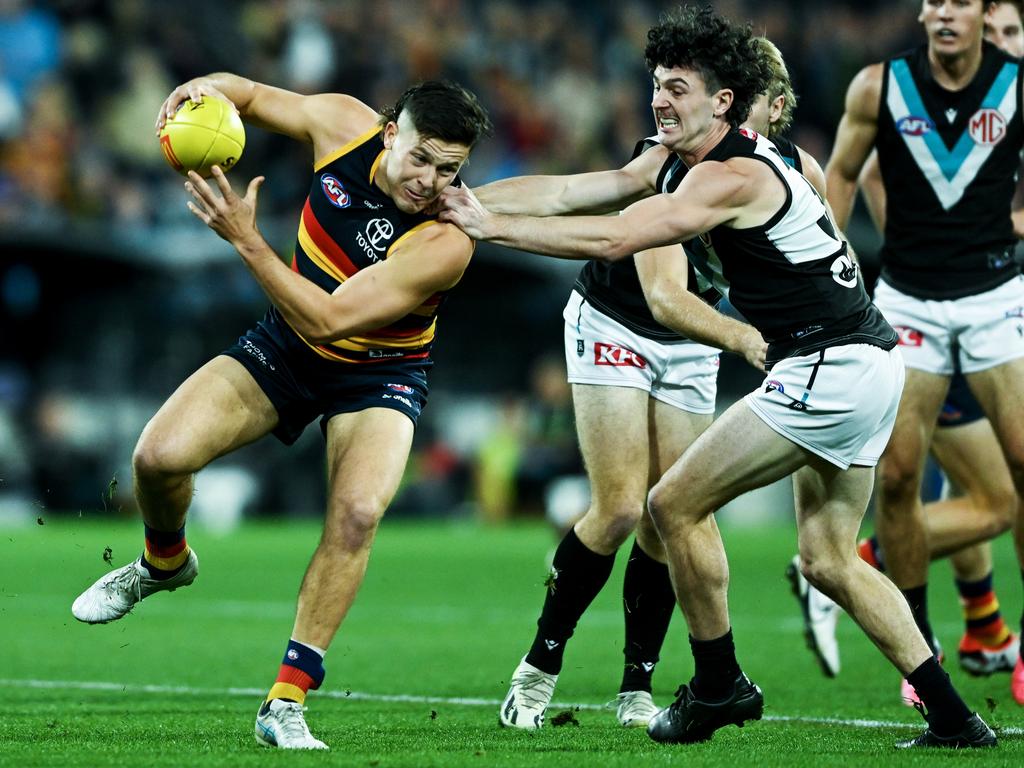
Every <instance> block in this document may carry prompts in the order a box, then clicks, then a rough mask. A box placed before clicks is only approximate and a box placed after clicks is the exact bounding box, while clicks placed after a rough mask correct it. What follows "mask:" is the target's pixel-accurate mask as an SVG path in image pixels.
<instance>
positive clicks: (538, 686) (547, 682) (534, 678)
mask: <svg viewBox="0 0 1024 768" xmlns="http://www.w3.org/2000/svg"><path fill="white" fill-rule="evenodd" d="M512 684H513V685H515V686H518V687H519V696H520V698H521V699H522V700H523V702H524V703H525V704H527V705H528V706H530V707H531V708H536V707H542V706H543V707H546V706H547V704H548V702H549V701H550V700H551V693H552V692H553V691H554V690H555V684H554V682H553V681H552V680H551V678H550V677H548V676H547V675H545V674H544V673H543V672H529V671H527V672H521V673H520V674H519V675H517V676H516V678H515V679H514V680H513V681H512Z"/></svg>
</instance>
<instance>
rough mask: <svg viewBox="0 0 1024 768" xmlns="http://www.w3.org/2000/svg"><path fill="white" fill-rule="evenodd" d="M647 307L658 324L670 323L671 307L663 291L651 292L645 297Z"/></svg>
mask: <svg viewBox="0 0 1024 768" xmlns="http://www.w3.org/2000/svg"><path fill="white" fill-rule="evenodd" d="M647 307H648V308H649V309H650V310H651V316H652V317H653V318H654V319H655V320H656V321H657V322H658V323H659V324H660V325H664V326H668V325H670V324H671V323H672V319H673V313H672V307H671V304H670V303H669V301H668V297H667V296H665V294H664V293H662V292H660V291H659V292H652V293H651V294H650V295H649V296H648V297H647Z"/></svg>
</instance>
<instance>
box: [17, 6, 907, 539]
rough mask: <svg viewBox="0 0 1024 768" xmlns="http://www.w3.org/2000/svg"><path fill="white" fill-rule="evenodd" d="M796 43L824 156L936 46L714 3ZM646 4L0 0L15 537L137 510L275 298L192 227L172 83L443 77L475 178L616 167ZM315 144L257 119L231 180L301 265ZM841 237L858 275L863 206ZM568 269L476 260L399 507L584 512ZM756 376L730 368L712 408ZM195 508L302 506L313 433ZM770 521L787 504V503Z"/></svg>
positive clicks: (307, 503) (639, 93)
mask: <svg viewBox="0 0 1024 768" xmlns="http://www.w3.org/2000/svg"><path fill="white" fill-rule="evenodd" d="M712 5H714V6H715V7H716V9H717V10H719V11H720V12H723V13H725V14H727V15H729V16H730V17H732V18H734V19H743V20H747V21H750V22H751V23H752V25H753V27H754V29H755V31H756V32H757V33H760V34H765V35H767V36H768V37H769V38H770V39H772V40H773V41H774V42H775V43H776V44H777V45H778V46H779V48H780V49H781V50H782V52H783V54H784V55H785V57H786V60H787V63H788V65H789V69H790V73H791V75H792V80H793V83H794V86H795V90H796V93H797V95H798V98H799V104H798V107H797V111H796V127H795V130H794V132H793V134H792V138H794V139H795V140H796V141H797V142H798V143H799V144H801V145H802V146H803V147H804V148H805V149H807V150H808V151H809V152H811V154H813V155H814V156H816V157H817V159H818V160H819V161H820V162H821V163H822V165H824V163H825V161H826V160H827V158H828V153H829V149H830V143H831V140H832V136H833V135H834V131H835V127H836V125H837V123H838V121H839V117H840V115H841V113H842V105H843V98H844V94H845V90H846V86H847V85H848V83H849V81H850V79H851V77H852V76H853V74H854V73H855V72H856V71H857V70H858V69H859V68H860V67H861V66H863V65H865V64H866V63H869V62H870V61H875V60H879V59H881V58H884V57H885V56H887V55H890V54H892V53H894V52H897V51H899V50H902V49H904V48H907V47H910V46H911V45H914V44H916V43H917V41H919V40H922V39H923V35H922V33H921V30H920V26H919V24H918V23H917V21H916V16H917V13H918V11H919V8H920V3H919V2H916V0H789V1H788V2H782V1H780V2H772V3H763V2H753V1H752V0H751V1H746V2H745V1H744V0H723V1H719V2H713V3H712ZM674 6H675V3H664V2H662V3H659V2H648V1H647V0H619V1H618V2H601V1H600V0H587V1H586V2H583V1H582V0H574V1H571V2H570V1H567V0H558V1H557V2H556V1H552V0H516V1H515V2H513V1H511V0H237V1H235V2H226V3H210V2H207V0H177V1H176V2H173V3H172V2H157V1H156V0H53V1H52V2H30V0H0V323H2V325H0V520H2V519H3V518H5V517H8V518H10V517H21V518H26V517H27V518H32V517H36V516H37V515H39V514H42V511H43V510H45V511H47V512H69V513H76V512H81V513H83V514H86V513H88V514H97V513H99V512H100V511H107V512H112V513H117V514H125V515H127V514H131V513H132V512H133V507H132V500H131V492H130V491H131V479H130V456H131V451H132V447H133V445H134V442H135V439H136V438H137V436H138V433H139V432H140V430H141V428H142V426H143V425H144V424H145V422H146V420H147V419H148V418H149V416H150V415H152V413H153V412H155V410H156V409H157V408H158V407H159V405H160V403H161V402H162V401H163V400H164V399H165V398H166V397H167V396H168V395H169V394H170V393H171V392H172V391H173V389H174V388H175V387H176V386H177V384H178V383H180V381H182V380H183V379H184V378H185V377H186V376H187V375H188V374H189V373H190V372H191V371H193V370H195V368H197V367H198V366H199V365H201V364H202V363H203V362H205V361H206V360H207V359H209V358H210V357H211V356H213V355H215V354H216V353H217V352H219V351H220V350H222V349H224V348H226V347H228V346H229V345H230V344H232V343H233V342H234V341H235V339H236V338H237V337H238V335H240V334H241V333H242V332H243V331H244V330H245V329H246V328H247V327H249V326H250V325H251V324H252V323H254V322H255V320H256V319H258V318H259V317H260V316H261V315H262V313H263V311H264V310H265V307H266V304H267V302H266V299H265V297H264V296H263V295H262V293H261V292H260V291H259V289H258V288H257V286H256V284H255V282H254V281H253V280H252V279H251V277H250V276H249V274H248V272H247V271H246V270H245V268H244V267H243V266H242V264H241V263H240V262H239V260H238V259H237V256H236V255H235V254H234V252H233V250H232V249H231V248H230V247H229V246H227V245H225V244H224V243H223V242H222V241H220V240H219V239H218V238H217V237H216V236H215V235H214V234H213V233H212V232H210V231H209V230H207V229H206V228H205V227H203V226H202V225H201V224H200V223H199V222H198V221H196V220H195V219H194V218H193V217H192V216H191V215H190V214H189V213H188V211H187V210H186V208H185V201H186V195H185V193H184V191H183V188H182V179H181V178H180V177H179V176H177V175H176V174H175V173H174V172H173V171H171V169H170V168H169V167H168V166H167V165H166V164H165V162H164V160H163V157H162V155H161V153H160V151H159V148H158V145H157V142H156V138H155V132H154V127H153V126H154V121H155V118H156V112H157V109H158V107H159V105H160V104H161V102H162V101H163V99H164V98H165V97H166V95H167V94H168V93H169V92H170V91H171V90H172V89H173V88H174V86H176V85H177V84H179V83H181V82H183V81H185V80H187V79H189V78H192V77H195V76H198V75H202V74H206V73H208V72H212V71H218V70H228V71H232V72H236V73H239V74H242V75H245V76H247V77H251V78H253V79H255V80H259V81H262V82H266V83H271V84H274V85H278V86H281V87H284V88H288V89H291V90H295V91H299V92H303V93H314V92H320V91H341V92H345V93H350V94H353V95H355V96H357V97H358V98H360V99H362V100H363V101H365V102H366V103H368V104H370V105H372V106H374V107H380V106H384V105H388V104H392V103H393V102H394V100H395V99H396V98H397V96H398V95H399V94H400V93H401V92H402V91H403V90H404V89H405V88H406V87H407V86H408V85H409V84H411V83H412V82H415V81H417V80H421V79H426V78H430V77H436V76H446V77H450V78H453V79H455V80H458V81H459V82H461V83H463V84H464V85H466V86H468V87H469V88H471V89H472V90H474V91H475V92H476V93H477V94H478V95H479V96H480V98H481V100H482V101H483V103H484V104H485V105H486V106H487V108H488V109H489V110H490V113H491V115H492V118H493V120H494V123H495V126H496V131H495V135H494V136H493V137H492V138H490V139H488V140H486V141H485V142H484V143H483V144H482V145H481V146H480V147H479V148H478V149H477V150H476V152H475V153H474V155H473V157H472V158H471V161H470V164H469V165H468V166H467V167H466V168H465V170H464V173H463V176H464V178H465V179H466V180H467V181H468V183H470V184H471V185H476V184H481V183H484V182H487V181H489V180H492V179H495V178H500V177H503V176H508V175H514V174H522V173H566V172H579V171H584V170H591V169H604V168H608V167H612V166H616V165H619V164H621V163H623V162H624V161H625V160H626V159H628V157H629V153H630V152H631V150H632V147H633V145H634V143H635V142H636V141H637V139H639V138H641V137H643V136H645V135H648V134H649V133H651V132H652V131H651V128H652V126H651V116H650V108H649V97H650V89H649V75H648V73H647V71H646V69H645V66H644V62H643V47H644V43H645V35H646V31H647V29H648V28H649V27H650V26H651V25H652V24H654V23H655V22H656V20H657V18H658V16H659V14H660V13H662V12H663V11H665V10H667V9H670V8H672V7H674ZM310 159H311V158H310V153H309V151H308V148H307V147H305V146H303V145H299V144H297V143H295V142H291V141H289V140H287V139H283V138H281V137H279V136H274V135H271V134H267V133H265V132H262V131H259V130H256V129H250V130H249V131H248V133H247V146H246V149H245V153H244V156H243V158H242V160H241V161H240V163H239V164H238V165H237V166H236V168H235V170H234V171H233V172H232V179H233V180H234V181H235V183H236V185H243V184H244V183H245V182H246V181H247V180H248V179H249V178H251V177H252V176H255V175H257V174H265V175H266V176H267V183H266V184H265V185H264V187H263V190H262V193H261V200H260V210H259V222H260V226H261V228H262V230H263V231H264V232H265V233H266V235H267V237H268V239H269V240H270V241H271V243H272V245H274V247H275V248H276V249H277V250H278V251H279V252H280V253H281V254H282V255H284V256H287V255H290V252H291V248H292V244H293V241H294V237H295V231H296V226H297V220H298V219H297V217H298V214H299V211H300V208H301V205H302V201H303V199H304V197H305V195H306V194H307V190H308V185H309V162H310ZM851 238H852V239H853V241H854V244H855V245H856V246H858V250H859V252H860V253H861V255H862V258H864V259H865V260H866V263H867V268H868V270H870V268H871V264H872V254H873V250H874V248H876V247H877V241H876V240H875V239H874V238H873V236H872V235H871V234H870V230H869V228H868V227H867V225H866V219H864V218H863V216H861V217H859V218H856V219H855V221H854V225H853V226H852V227H851ZM578 269H579V265H578V264H572V263H569V262H556V261H555V260H551V259H542V258H540V257H537V256H533V255H529V254H522V253H516V252H512V251H508V250H504V249H501V248H497V247H486V246H485V247H481V248H480V249H479V250H478V255H477V257H476V258H475V259H474V264H473V265H472V266H471V268H470V270H469V272H468V273H467V276H466V278H465V280H464V281H463V285H462V286H461V287H460V288H459V289H458V290H456V291H455V292H454V293H453V295H452V298H451V300H450V303H449V305H448V307H447V309H448V311H447V312H446V313H445V314H444V315H443V316H442V319H441V321H440V324H439V337H438V338H439V340H438V342H437V345H436V354H435V359H436V360H437V366H436V368H435V369H434V371H433V373H432V393H431V402H430V406H429V407H428V408H427V410H426V411H425V413H424V416H423V419H422V420H421V422H420V429H419V430H418V436H417V441H416V446H415V453H414V456H413V459H412V461H411V462H410V469H409V472H408V476H407V479H406V484H405V487H404V488H403V491H402V493H401V494H400V496H399V498H398V499H397V500H396V503H395V507H394V509H393V511H392V514H409V515H413V514H453V515H479V516H482V517H483V518H485V519H489V520H499V519H504V518H507V517H510V516H513V515H525V514H538V513H540V512H541V511H542V510H543V509H544V507H545V505H546V504H547V505H551V504H554V505H555V506H558V507H561V508H564V509H576V508H580V507H581V506H582V505H585V503H586V500H585V487H581V485H580V483H579V474H580V472H581V466H580V460H579V457H578V454H577V449H576V442H575V435H574V428H573V423H572V412H571V401H570V393H569V389H568V386H567V385H566V384H565V380H564V375H565V374H564V363H563V361H562V351H561V350H562V321H561V310H562V307H563V305H564V302H565V299H566V297H567V296H568V292H569V290H570V287H571V284H572V281H573V279H574V276H575V274H576V273H577V271H578ZM757 381H759V377H758V376H757V374H756V373H755V372H753V371H752V370H751V369H749V368H746V367H745V366H744V365H743V364H742V362H740V361H738V360H735V359H732V358H730V357H729V356H724V359H723V366H722V374H721V377H720V395H719V399H720V403H719V405H720V407H725V406H727V405H728V404H729V403H731V402H732V400H733V399H735V398H736V397H738V396H739V395H741V394H743V393H744V392H745V391H747V390H749V389H750V388H751V387H752V386H754V385H755V384H756V382H757ZM199 488H200V493H199V494H197V502H196V503H197V506H196V509H195V514H196V516H199V517H200V518H201V519H202V518H206V519H208V520H210V521H212V522H214V523H216V522H218V521H220V522H221V523H222V524H226V523H227V522H230V521H231V520H233V519H235V518H236V517H237V516H238V515H240V514H252V515H263V514H296V515H300V514H311V513H318V512H319V511H320V509H321V506H322V496H323V468H322V445H321V437H320V435H319V430H318V429H317V428H316V427H315V426H313V427H311V428H309V429H308V430H307V431H306V433H305V434H304V436H303V438H302V439H301V440H300V442H299V443H298V444H297V445H296V446H295V447H294V448H292V449H284V448H283V447H282V446H279V445H278V444H276V442H275V441H274V440H273V439H272V438H270V439H268V440H265V441H263V442H261V443H259V444H257V445H256V446H252V447H249V448H246V449H244V450H243V451H242V452H240V453H239V454H236V455H235V456H233V457H231V458H227V459H223V460H221V462H218V463H217V464H215V465H214V467H212V468H211V469H209V470H207V471H206V472H204V473H203V474H202V475H201V476H200V479H199ZM777 511H778V513H780V514H782V515H788V514H790V511H789V510H788V509H781V510H777Z"/></svg>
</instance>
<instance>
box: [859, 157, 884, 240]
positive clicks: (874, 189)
mask: <svg viewBox="0 0 1024 768" xmlns="http://www.w3.org/2000/svg"><path fill="white" fill-rule="evenodd" d="M858 184H860V193H861V194H862V195H863V196H864V204H865V205H867V207H868V213H869V214H870V215H871V221H872V222H874V225H875V229H877V230H878V231H879V232H882V233H884V232H885V185H884V184H883V183H882V167H881V166H880V165H879V164H878V153H877V152H872V153H871V155H870V156H869V157H868V161H867V162H866V163H865V164H864V170H862V171H861V173H860V178H859V179H858Z"/></svg>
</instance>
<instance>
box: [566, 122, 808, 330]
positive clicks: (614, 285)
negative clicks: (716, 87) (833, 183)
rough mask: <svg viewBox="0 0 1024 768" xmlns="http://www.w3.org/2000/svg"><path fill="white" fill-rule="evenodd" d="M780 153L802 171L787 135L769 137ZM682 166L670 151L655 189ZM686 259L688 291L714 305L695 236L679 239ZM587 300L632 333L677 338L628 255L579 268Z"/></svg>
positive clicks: (670, 186) (646, 142)
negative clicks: (651, 303)
mask: <svg viewBox="0 0 1024 768" xmlns="http://www.w3.org/2000/svg"><path fill="white" fill-rule="evenodd" d="M772 141H773V142H774V143H775V144H776V146H777V147H778V148H779V151H780V152H781V153H782V158H783V160H785V161H786V163H787V164H788V165H791V166H793V167H794V168H796V170H797V171H800V172H802V171H803V164H802V163H801V162H800V153H799V152H798V151H797V146H796V144H794V143H793V142H792V141H790V140H789V139H784V138H782V137H779V138H776V139H773V140H772ZM655 146H658V139H657V137H650V138H646V139H642V140H640V141H639V142H637V145H636V148H635V149H634V150H633V159H636V157H637V156H639V155H640V154H641V153H643V152H646V151H647V150H649V149H651V148H652V147H655ZM685 175H686V166H685V164H684V163H683V161H682V160H680V159H679V158H678V157H677V156H675V155H670V156H669V157H668V159H667V160H666V161H665V164H664V165H663V166H662V167H661V171H660V172H659V173H658V179H657V189H658V191H659V192H674V191H675V189H676V187H678V186H679V182H680V181H682V179H683V176H685ZM683 246H684V248H685V249H686V254H687V257H688V260H689V267H688V269H689V275H688V279H687V287H688V288H689V290H690V292H691V293H695V294H697V295H698V296H700V297H701V298H702V299H704V301H706V302H707V303H708V304H711V305H712V306H714V305H716V304H717V303H718V301H719V300H720V299H721V297H722V295H721V293H719V292H718V290H717V289H715V287H714V286H713V285H712V283H711V275H705V274H702V273H701V272H700V271H699V270H698V268H697V267H698V266H699V265H701V264H704V263H706V262H707V259H706V258H704V257H702V255H701V253H702V251H703V246H702V245H701V242H700V240H699V239H696V238H695V239H694V240H691V241H689V242H686V243H683ZM573 287H574V288H575V289H576V290H577V291H578V292H579V293H580V294H581V295H582V296H583V297H584V298H585V299H586V300H587V301H588V302H589V303H590V304H592V305H593V306H594V307H596V308H597V309H599V310H600V311H601V312H603V313H604V314H606V315H608V316H609V317H611V318H612V319H614V320H616V321H617V322H619V323H621V324H622V325H624V326H626V327H627V328H629V329H630V330H631V331H633V332H634V333H637V334H639V335H641V336H644V337H646V338H649V339H655V340H659V341H678V340H679V339H680V338H681V337H680V336H679V334H677V333H676V332H675V331H671V330H669V329H668V328H666V327H665V326H663V325H662V324H661V323H659V322H658V321H657V320H655V319H654V316H653V315H652V314H651V310H650V309H649V308H648V306H647V301H646V299H644V294H643V289H642V288H641V287H640V277H639V276H638V275H637V271H636V261H635V260H634V259H633V257H632V256H630V257H629V258H625V259H620V260H619V261H615V262H610V263H609V262H603V261H589V262H587V263H586V264H585V265H584V266H583V269H581V270H580V274H579V276H578V277H577V278H576V283H575V285H574V286H573Z"/></svg>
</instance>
